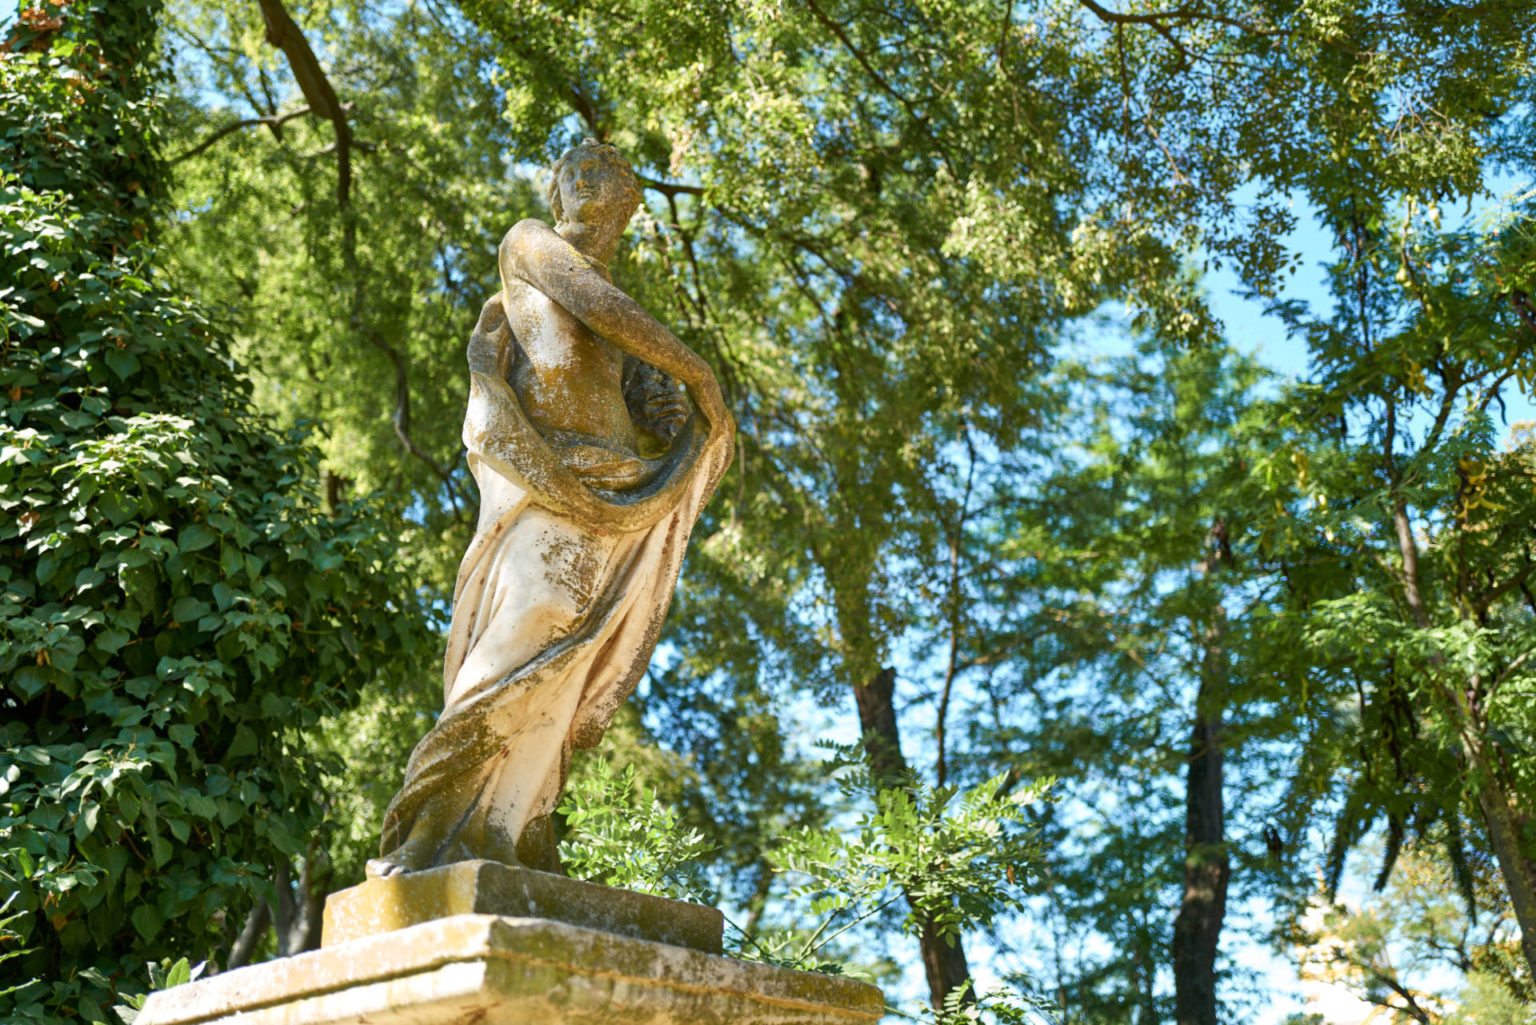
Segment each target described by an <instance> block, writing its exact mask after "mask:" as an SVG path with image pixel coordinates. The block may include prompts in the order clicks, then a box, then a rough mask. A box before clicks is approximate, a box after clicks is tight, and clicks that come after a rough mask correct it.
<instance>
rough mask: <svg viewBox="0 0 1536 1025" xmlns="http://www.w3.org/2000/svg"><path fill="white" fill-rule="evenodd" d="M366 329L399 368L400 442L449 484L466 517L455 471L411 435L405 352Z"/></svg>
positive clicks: (368, 336)
mask: <svg viewBox="0 0 1536 1025" xmlns="http://www.w3.org/2000/svg"><path fill="white" fill-rule="evenodd" d="M362 333H363V337H364V338H366V339H368V342H369V344H371V345H373V346H374V348H376V349H378V350H379V351H381V352H383V353H384V355H386V356H388V357H389V362H390V364H391V365H392V366H393V367H394V368H395V412H394V414H393V415H392V416H391V417H390V420H391V421H392V422H393V423H394V425H395V437H397V438H399V439H400V444H401V445H402V446H403V447H404V448H405V450H406V451H407V452H409V453H410V454H411V455H413V456H415V457H416V458H417V459H420V460H421V461H422V462H424V463H426V464H427V466H428V467H429V468H430V469H431V470H432V472H433V473H434V474H436V475H437V477H438V479H439V480H441V481H442V482H443V484H444V485H446V486H447V489H448V500H449V501H450V502H451V503H453V515H454V517H455V518H456V519H460V518H462V513H461V512H460V511H459V489H458V485H457V484H455V483H454V480H453V474H452V472H451V471H450V470H449V469H448V467H446V466H444V465H443V464H442V463H440V462H438V461H437V460H436V459H433V458H432V456H431V455H430V454H429V453H428V452H427V451H426V450H425V449H423V448H422V447H421V446H420V445H418V444H416V439H414V438H412V437H411V388H410V379H409V376H408V373H407V366H406V362H405V355H404V354H403V353H402V352H401V351H400V350H399V349H397V348H395V347H394V346H393V345H390V344H389V343H388V342H386V341H385V340H384V339H383V338H382V337H381V336H380V335H379V333H378V332H377V331H371V330H368V329H366V328H364V329H363V332H362Z"/></svg>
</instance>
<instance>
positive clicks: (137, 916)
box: [129, 904, 165, 940]
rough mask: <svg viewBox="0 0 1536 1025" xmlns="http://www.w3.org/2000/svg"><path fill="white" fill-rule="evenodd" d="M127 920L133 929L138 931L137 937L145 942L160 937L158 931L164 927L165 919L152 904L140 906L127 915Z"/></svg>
mask: <svg viewBox="0 0 1536 1025" xmlns="http://www.w3.org/2000/svg"><path fill="white" fill-rule="evenodd" d="M129 918H130V920H131V921H132V922H133V927H134V928H135V929H137V930H138V931H139V935H140V936H142V937H144V939H146V940H153V939H154V938H155V937H156V936H158V935H160V930H161V928H162V927H163V926H164V925H165V917H164V916H163V915H161V914H160V909H159V908H156V907H155V906H154V905H153V904H140V905H139V906H138V907H136V908H134V909H133V911H132V912H131V913H130V914H129Z"/></svg>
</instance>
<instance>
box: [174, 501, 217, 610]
mask: <svg viewBox="0 0 1536 1025" xmlns="http://www.w3.org/2000/svg"><path fill="white" fill-rule="evenodd" d="M218 539H219V535H218V534H216V533H215V532H214V531H213V530H211V529H210V528H209V527H207V526H205V525H204V524H201V523H192V524H189V525H188V526H185V527H183V528H182V530H181V533H180V534H179V535H177V538H176V546H177V547H178V548H180V549H181V550H182V552H183V553H184V554H185V553H190V552H197V551H201V550H202V549H204V548H207V547H208V546H209V545H211V544H213V543H214V542H215V541H217V540H218ZM186 618H189V619H190V618H192V617H190V616H189V617H186Z"/></svg>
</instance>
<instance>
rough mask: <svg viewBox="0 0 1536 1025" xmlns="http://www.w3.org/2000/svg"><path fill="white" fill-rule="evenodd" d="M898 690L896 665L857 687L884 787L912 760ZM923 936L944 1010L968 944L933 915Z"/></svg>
mask: <svg viewBox="0 0 1536 1025" xmlns="http://www.w3.org/2000/svg"><path fill="white" fill-rule="evenodd" d="M895 692H896V670H894V669H890V668H886V669H882V670H880V672H878V673H876V674H875V678H874V679H873V680H871V681H870V682H869V683H868V684H867V685H865V686H862V687H861V686H855V687H854V688H853V697H854V700H855V702H856V703H857V704H858V706H859V733H860V735H861V737H862V739H863V743H864V750H865V751H866V752H868V754H869V762H870V771H871V772H872V773H873V774H874V777H875V786H877V787H878V788H880V789H881V790H887V789H890V788H892V787H898V786H905V780H906V778H907V760H906V757H905V756H904V755H903V754H902V753H901V734H900V732H899V731H898V729H897V724H896V704H895ZM910 901H911V898H910V896H909V897H908V902H909V903H910ZM918 942H919V945H920V947H921V950H922V958H923V972H924V974H925V975H926V976H927V977H928V1000H929V1002H930V1003H931V1004H932V1005H933V1007H934V1009H935V1010H939V1009H941V1008H943V1006H944V1000H945V998H946V997H948V996H949V995H950V994H951V993H953V992H954V991H955V990H957V989H960V988H961V987H962V986H964V985H965V984H966V983H968V982H969V981H970V979H971V970H970V967H969V966H968V965H967V964H966V960H965V947H964V946H963V944H962V943H961V940H960V937H958V936H956V937H953V938H952V940H951V939H945V938H944V937H942V936H940V935H939V931H938V929H937V927H936V926H935V925H934V923H933V921H932V919H926V920H924V921H923V922H922V932H921V933H920V934H919V937H918ZM967 999H968V1000H970V999H974V995H971V994H968V995H967Z"/></svg>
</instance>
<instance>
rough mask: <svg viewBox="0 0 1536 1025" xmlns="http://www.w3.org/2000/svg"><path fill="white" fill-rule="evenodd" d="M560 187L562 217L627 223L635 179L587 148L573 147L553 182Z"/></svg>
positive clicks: (576, 219)
mask: <svg viewBox="0 0 1536 1025" xmlns="http://www.w3.org/2000/svg"><path fill="white" fill-rule="evenodd" d="M555 185H556V187H557V188H558V189H559V190H560V208H561V209H560V216H561V219H562V220H566V221H579V222H581V223H583V224H592V225H596V224H607V223H611V222H612V221H613V220H615V219H622V220H623V221H624V222H625V223H628V221H629V218H630V215H631V214H633V213H634V212H635V199H636V195H635V194H636V191H637V190H636V188H635V180H634V178H633V177H632V176H631V175H630V173H629V172H628V171H626V170H625V169H624V168H623V167H621V166H619V165H618V164H617V163H616V162H614V161H612V160H606V159H604V158H603V156H602V155H601V154H598V153H593V152H591V151H590V150H580V149H578V150H574V151H572V152H571V153H570V154H569V155H568V156H567V157H566V158H565V161H564V164H563V166H562V167H561V168H560V173H559V177H558V179H557V180H556V182H555Z"/></svg>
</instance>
